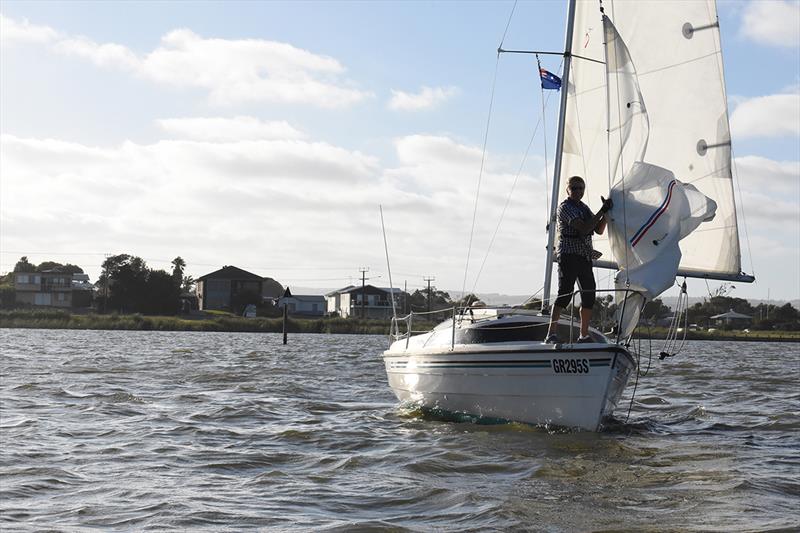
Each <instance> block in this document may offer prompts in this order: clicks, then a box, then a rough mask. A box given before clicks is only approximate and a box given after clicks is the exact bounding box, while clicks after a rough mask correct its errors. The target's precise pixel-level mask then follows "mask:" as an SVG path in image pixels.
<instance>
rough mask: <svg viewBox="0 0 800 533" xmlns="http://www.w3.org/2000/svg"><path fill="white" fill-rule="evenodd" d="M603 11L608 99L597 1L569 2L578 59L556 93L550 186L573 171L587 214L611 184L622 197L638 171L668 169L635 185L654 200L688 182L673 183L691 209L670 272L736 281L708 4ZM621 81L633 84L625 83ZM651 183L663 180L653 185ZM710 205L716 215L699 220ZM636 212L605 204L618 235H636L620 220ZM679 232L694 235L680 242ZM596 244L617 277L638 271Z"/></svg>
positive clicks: (626, 257)
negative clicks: (558, 165) (554, 168)
mask: <svg viewBox="0 0 800 533" xmlns="http://www.w3.org/2000/svg"><path fill="white" fill-rule="evenodd" d="M603 5H604V6H605V12H606V14H607V15H608V16H609V17H610V18H611V19H612V20H613V22H614V26H616V30H617V31H618V32H619V35H621V36H622V39H623V40H624V44H623V43H621V42H620V43H610V44H611V45H612V46H610V47H609V58H608V63H609V76H610V78H609V80H608V82H609V86H608V92H607V90H606V76H607V74H606V65H605V62H606V51H605V49H604V41H606V40H607V39H606V37H605V36H604V28H603V23H602V17H601V13H600V10H599V3H598V2H596V1H594V0H579V1H578V3H577V8H576V15H575V32H574V37H573V41H572V53H573V54H574V55H575V56H577V57H575V58H574V61H573V62H572V69H571V73H570V74H571V75H570V83H569V87H568V89H567V90H568V91H569V93H568V103H567V115H566V124H565V138H564V149H563V161H562V171H561V177H560V179H561V183H566V180H567V178H568V177H569V176H572V175H580V176H583V177H584V178H585V179H586V182H587V191H586V196H585V199H584V201H585V202H587V203H588V204H589V206H590V207H592V208H593V210H596V209H597V208H599V202H600V195H601V194H603V195H604V194H606V193H607V192H608V191H609V190H610V189H612V187H614V186H615V184H616V185H617V189H618V190H620V189H622V188H625V189H626V190H627V188H628V186H629V185H632V184H634V183H638V184H639V185H638V186H641V179H642V176H643V175H648V176H650V177H651V178H652V176H653V174H654V173H655V174H657V173H659V172H662V171H663V172H666V173H670V172H671V173H672V174H673V176H671V177H670V176H668V175H667V174H663V172H662V174H663V175H662V176H661V179H660V180H651V183H650V185H648V186H645V188H646V189H648V188H649V189H648V190H649V192H648V194H651V195H652V196H653V198H655V197H657V196H658V194H663V193H664V192H665V191H666V190H667V189H663V190H662V189H659V187H662V186H663V184H664V183H666V184H667V186H668V184H669V183H670V182H671V181H672V180H674V179H677V181H678V182H679V184H683V185H685V186H687V187H680V188H681V189H683V191H682V192H684V193H686V194H688V196H686V194H684V196H686V198H685V202H686V209H688V212H689V213H691V215H690V216H689V217H688V218H687V219H686V220H684V221H682V222H681V225H682V227H681V230H680V234H682V236H685V238H684V239H683V240H682V241H681V242H680V245H679V246H680V249H679V251H678V253H679V257H680V268H682V269H686V270H694V271H698V272H702V273H706V274H708V275H709V277H714V276H715V275H738V274H739V273H740V272H741V260H740V250H739V236H738V228H737V221H736V209H735V204H734V198H733V185H732V179H731V161H730V132H729V128H728V116H727V103H726V96H725V85H724V77H723V71H722V57H721V53H720V40H719V28H718V25H717V16H716V6H715V3H714V1H713V0H687V1H681V0H661V1H658V2H642V1H634V0H610V1H609V0H606V1H605V2H604V3H603ZM625 45H627V47H626V46H625ZM591 60H594V61H591ZM629 60H632V61H629ZM633 65H635V68H634V67H633ZM626 77H628V78H632V79H634V81H635V83H633V84H631V83H626V81H625V78H626ZM607 108H608V109H610V117H611V119H610V120H609V115H607V114H606V109H607ZM625 114H627V116H623V115H625ZM609 130H610V134H609V133H607V132H608V131H609ZM645 164H646V165H647V166H643V165H645ZM634 169H636V172H635V174H636V175H634V174H633V173H634ZM656 169H659V170H656ZM620 182H621V183H622V186H620ZM656 182H658V183H661V184H662V185H659V186H656V185H653V183H656ZM695 192H696V193H698V194H695ZM564 194H565V193H564V191H563V190H562V191H561V195H562V196H563V195H564ZM645 196H646V195H645ZM705 197H707V198H709V199H710V200H711V203H708V202H707V201H706V200H704V199H703V198H705ZM663 198H664V196H662V197H661V200H663ZM640 199H643V197H642V198H640ZM661 200H659V201H661ZM648 201H653V200H652V199H650V200H648ZM712 203H713V204H714V206H713V207H715V209H713V210H712V211H715V216H714V217H713V219H710V220H709V217H710V214H709V212H708V210H709V209H711V208H712V205H711V204H712ZM644 205H649V204H644ZM655 205H656V206H658V205H659V204H658V203H656V204H655ZM651 207H652V206H651ZM676 211H680V210H676ZM642 213H647V209H643V210H642ZM642 213H637V212H636V209H635V206H633V205H632V206H630V209H628V208H623V207H622V205H621V204H620V203H617V202H616V201H615V208H614V210H613V211H612V218H613V219H614V222H615V223H616V224H620V222H621V223H622V224H624V225H625V226H626V231H627V232H629V231H631V230H633V231H634V232H635V231H636V230H638V229H639V228H640V227H641V222H643V221H642V220H640V224H636V220H624V219H626V218H634V219H636V217H637V216H638V217H641V214H642ZM683 213H684V214H686V211H685V210H684V211H683ZM650 214H652V211H650V213H648V216H650ZM620 218H622V219H623V220H622V221H620V220H619V219H620ZM637 220H638V219H637ZM644 220H645V221H646V220H647V219H646V218H645V219H644ZM666 221H667V220H666V219H665V220H662V221H661V222H666ZM700 222H702V224H700ZM697 224H699V227H696V225H697ZM691 226H695V227H696V229H694V228H691ZM690 229H694V231H693V232H691V233H688V236H686V235H687V232H688V230H690ZM650 231H653V230H650ZM609 233H612V234H614V232H613V231H611V232H609ZM626 235H627V233H626ZM657 238H658V236H657V237H656V239H657ZM595 248H597V249H598V250H600V251H601V252H603V254H604V256H605V257H604V259H613V260H615V261H616V262H617V264H618V265H620V266H621V267H623V268H624V267H627V268H628V274H631V273H632V272H633V269H635V268H637V267H638V266H639V265H640V261H639V260H637V258H636V254H630V253H627V254H626V253H624V251H623V250H624V247H623V246H621V245H615V246H614V248H615V249H614V251H613V253H612V247H611V245H610V243H609V240H608V238H607V237H606V236H604V237H602V238H597V237H595ZM663 248H664V247H662V249H663ZM629 251H630V250H629ZM668 255H669V254H665V256H664V259H666V257H667V256H668ZM640 259H641V258H640ZM626 263H627V264H626ZM673 279H674V274H673ZM662 290H663V289H662ZM656 294H657V293H656Z"/></svg>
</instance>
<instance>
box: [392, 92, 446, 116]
mask: <svg viewBox="0 0 800 533" xmlns="http://www.w3.org/2000/svg"><path fill="white" fill-rule="evenodd" d="M458 92H459V91H458V88H456V87H422V88H421V89H420V91H419V92H418V93H416V94H414V93H407V92H404V91H397V90H394V89H392V98H391V100H389V104H388V107H389V109H393V110H395V111H419V110H422V109H432V108H434V107H436V106H438V105H439V104H441V103H443V102H445V101H447V100H448V99H450V98H451V97H453V96H455V95H457V94H458Z"/></svg>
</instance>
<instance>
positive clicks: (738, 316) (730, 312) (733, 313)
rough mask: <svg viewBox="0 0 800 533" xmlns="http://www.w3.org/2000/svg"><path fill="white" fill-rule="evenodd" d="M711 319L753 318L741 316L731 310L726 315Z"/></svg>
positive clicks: (715, 316)
mask: <svg viewBox="0 0 800 533" xmlns="http://www.w3.org/2000/svg"><path fill="white" fill-rule="evenodd" d="M711 318H712V320H713V319H717V318H753V317H751V316H750V315H743V314H742V313H737V312H736V311H734V310H733V309H731V310H730V311H728V312H727V313H722V314H721V315H714V316H712V317H711Z"/></svg>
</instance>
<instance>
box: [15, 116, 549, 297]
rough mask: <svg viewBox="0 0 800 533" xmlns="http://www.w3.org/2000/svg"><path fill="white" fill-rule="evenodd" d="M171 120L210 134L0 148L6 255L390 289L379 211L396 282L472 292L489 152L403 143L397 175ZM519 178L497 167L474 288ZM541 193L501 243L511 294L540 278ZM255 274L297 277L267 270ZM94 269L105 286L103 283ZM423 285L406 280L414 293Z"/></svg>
mask: <svg viewBox="0 0 800 533" xmlns="http://www.w3.org/2000/svg"><path fill="white" fill-rule="evenodd" d="M171 120H172V121H164V122H163V125H165V126H166V130H167V131H168V132H169V133H170V134H177V135H181V136H184V134H186V135H185V136H186V137H188V136H189V134H190V132H191V129H192V127H194V126H195V125H198V128H199V130H201V131H203V130H204V129H205V131H203V133H201V134H197V135H194V137H193V138H189V139H186V138H182V139H163V140H160V141H157V142H154V143H150V144H138V143H134V142H125V143H122V144H120V145H118V146H113V147H105V148H99V147H93V146H86V145H82V144H80V143H72V142H66V141H62V140H56V139H33V138H23V137H17V136H13V135H7V134H6V135H2V136H0V158H2V161H3V180H2V182H0V187H2V194H1V195H0V201H2V209H0V217H1V218H0V232H2V234H1V236H2V240H3V243H4V248H5V249H8V250H22V251H25V250H52V251H54V252H53V254H51V255H52V258H55V259H58V258H59V257H62V256H61V255H59V254H58V253H57V252H58V251H59V250H60V251H62V252H63V253H64V254H65V255H64V256H63V259H64V260H67V259H66V256H67V254H69V253H76V252H97V251H99V252H109V253H110V252H114V253H133V254H135V255H140V256H141V257H144V258H145V259H148V258H162V259H166V260H167V261H168V260H169V259H171V258H172V257H175V256H176V255H181V256H182V257H184V258H186V259H187V261H188V262H189V263H190V271H189V273H191V274H192V275H202V274H205V273H207V272H208V271H210V270H212V268H202V267H199V268H198V267H196V266H194V265H196V264H207V265H219V266H221V265H222V264H236V265H237V266H240V267H242V268H248V267H250V268H251V269H253V270H255V271H256V272H258V273H260V274H262V275H270V276H273V277H277V278H279V279H280V278H293V277H294V278H297V277H301V276H302V275H305V276H309V274H308V273H307V272H306V271H304V273H303V274H298V273H297V272H295V271H293V270H292V266H302V265H307V266H309V267H311V266H313V267H318V268H319V267H323V268H330V267H333V266H340V265H350V266H351V267H352V270H353V272H352V274H356V273H357V268H358V267H359V266H361V265H372V267H373V270H375V274H376V275H379V274H380V272H379V270H380V265H383V264H384V263H385V259H384V257H383V242H382V234H381V229H380V219H379V216H378V205H379V204H381V205H383V208H384V214H385V218H386V223H387V234H388V236H389V239H390V240H389V246H390V249H391V250H392V253H393V256H392V262H393V265H392V269H393V270H394V269H395V268H396V270H397V271H398V272H419V271H420V269H421V268H422V267H421V266H420V265H424V268H423V270H425V272H422V273H423V274H433V275H436V277H437V280H439V281H437V285H439V286H441V287H444V288H452V287H460V284H461V279H462V276H463V265H464V259H465V253H466V245H467V239H468V232H469V229H468V228H469V226H470V221H471V218H472V207H473V202H474V194H475V179H476V177H477V171H478V165H479V164H480V149H479V148H478V147H475V146H471V145H467V144H463V143H459V142H457V141H455V140H453V139H451V138H449V137H446V136H434V135H412V136H408V137H404V138H401V139H397V140H396V142H395V148H396V150H397V160H398V162H399V163H398V164H397V165H395V166H393V167H391V168H386V167H384V166H382V165H381V163H380V161H379V160H378V159H377V158H375V157H373V156H371V155H369V154H364V153H361V152H359V151H355V150H348V149H345V148H342V147H339V146H335V145H332V144H329V143H323V142H319V141H314V140H309V139H305V138H303V139H264V138H259V137H261V135H260V133H261V129H262V128H265V129H266V130H267V131H270V130H271V126H274V125H275V124H281V123H268V122H261V121H258V120H256V119H254V118H249V117H237V118H235V119H219V122H217V121H216V119H198V122H196V123H193V122H191V121H192V120H193V119H171ZM214 124H221V125H222V129H223V130H224V134H221V135H220V138H219V140H214V139H210V138H208V137H211V136H212V132H213V130H214ZM243 125H244V126H245V127H242V126H243ZM250 126H252V127H253V128H252V129H250ZM283 127H284V126H280V127H279V129H280V128H283ZM253 131H255V132H256V133H258V135H256V134H254V133H253ZM203 137H205V138H203ZM222 137H225V138H224V139H223V138H222ZM490 160H491V159H490ZM497 160H498V161H500V159H499V158H498V159H497ZM513 178H514V175H513V174H512V173H510V172H508V171H507V170H506V169H505V168H504V166H503V165H502V164H498V165H492V164H490V165H488V166H487V170H486V173H485V176H484V183H485V184H486V186H485V188H484V195H483V197H482V199H481V203H480V206H479V217H480V219H479V220H480V221H481V223H480V224H479V227H478V228H477V231H476V237H475V244H474V247H473V256H472V257H473V260H472V265H471V267H472V275H473V276H474V273H475V269H477V266H478V265H479V263H480V261H481V259H482V257H483V253H484V252H485V250H486V246H487V245H488V241H489V238H490V235H491V233H492V232H493V231H494V228H495V226H496V224H497V220H498V217H499V214H500V210H501V208H502V205H503V203H504V201H505V198H506V195H507V193H508V190H509V188H510V185H511V183H512V182H513ZM538 186H539V183H538V182H537V181H536V180H533V179H531V178H530V177H529V176H522V177H521V179H520V181H519V184H518V188H517V190H518V195H517V196H516V198H515V200H514V201H513V202H512V204H511V206H510V208H509V211H508V213H507V214H506V220H505V222H504V224H503V228H502V231H501V234H500V237H499V238H498V241H497V242H496V243H495V250H496V251H500V253H499V256H500V257H505V258H508V257H510V256H513V257H514V258H515V259H514V261H513V263H514V266H513V267H512V268H510V270H509V271H510V272H511V273H510V274H509V277H508V280H526V279H529V278H530V276H531V272H530V271H531V270H532V269H534V268H535V267H536V265H537V264H539V263H537V261H539V259H537V257H534V255H535V250H533V249H532V248H531V247H529V246H519V243H520V242H528V240H529V239H530V233H531V231H532V230H533V229H535V228H539V227H543V224H544V218H545V217H544V212H543V211H539V210H537V209H531V206H530V203H531V201H532V200H531V199H532V198H537V187H538ZM30 206H36V207H35V209H33V210H32V209H31V207H30ZM537 207H538V206H537ZM432 249H435V250H436V253H435V254H433V256H432V254H431V250H432ZM21 255H24V254H21ZM3 259H4V260H6V259H7V258H5V257H4V258H3ZM44 259H47V258H38V259H37V260H40V261H41V260H44ZM80 259H81V258H80V257H77V258H72V262H76V261H77V262H78V264H80ZM96 262H97V263H98V264H99V260H98V261H96ZM148 263H151V261H149V260H148ZM500 263H503V262H502V261H501V262H500ZM255 265H288V267H287V270H284V271H279V270H269V271H259V270H258V269H256V268H254V266H255ZM492 265H494V266H497V264H495V263H492V262H491V261H490V262H489V263H487V269H491V268H492ZM4 266H5V265H4ZM12 266H13V265H12ZM82 266H85V267H91V265H87V264H84V265H82ZM153 266H159V267H160V266H166V265H159V264H157V263H154V264H153ZM498 268H499V267H498ZM90 270H92V272H91V275H92V276H93V277H95V276H96V275H97V272H98V269H96V268H95V269H92V268H90ZM488 272H489V270H487V271H486V272H485V277H484V280H487V281H488V280H490V279H491V278H490V277H487V276H486V274H487V273H488ZM311 276H312V277H320V276H321V274H320V273H318V272H317V273H314V274H312V275H311ZM323 277H331V275H330V274H326V275H325V276H323ZM384 278H385V276H384ZM470 279H472V278H470ZM346 281H347V280H346V279H342V282H341V285H345V284H346ZM418 282H421V281H420V280H413V279H411V280H409V283H410V285H411V286H412V287H413V284H414V283H418ZM381 283H384V284H385V283H386V280H385V279H382V280H381ZM337 284H339V283H337V282H335V281H333V282H331V283H330V284H329V285H330V286H336V285H337ZM492 287H493V288H499V287H497V285H493V286H492Z"/></svg>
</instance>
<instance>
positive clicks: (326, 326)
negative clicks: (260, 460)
mask: <svg viewBox="0 0 800 533" xmlns="http://www.w3.org/2000/svg"><path fill="white" fill-rule="evenodd" d="M434 325H435V324H433V323H430V324H424V323H416V324H415V328H414V329H415V330H417V329H419V330H425V329H426V328H427V329H430V328H431V327H433V326H434ZM287 326H288V327H287V329H288V332H289V333H343V334H355V335H387V336H388V334H389V321H388V320H371V319H358V318H339V317H324V318H323V317H320V318H299V317H290V318H289V320H288V322H287ZM0 328H35V329H96V330H128V331H212V332H252V333H280V332H282V331H283V319H282V318H242V317H238V316H235V315H232V314H227V313H215V314H210V315H208V316H202V317H188V316H187V317H176V316H147V315H141V314H130V315H120V314H116V313H114V314H107V315H99V314H91V313H90V314H74V313H70V312H67V311H62V310H10V311H0ZM666 332H667V330H666V329H665V328H650V329H648V328H641V329H640V330H639V333H638V335H637V337H639V338H642V339H644V340H646V339H648V338H652V339H653V340H657V339H659V338H664V336H665V335H666ZM678 335H679V338H680V337H682V334H681V333H679V334H678ZM686 338H687V339H688V340H734V341H770V342H800V331H756V330H753V331H749V332H745V331H739V330H721V329H719V330H715V331H702V330H690V331H689V332H687V336H686Z"/></svg>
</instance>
